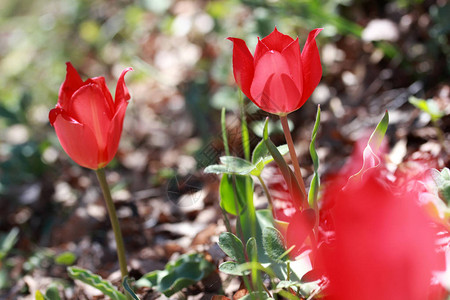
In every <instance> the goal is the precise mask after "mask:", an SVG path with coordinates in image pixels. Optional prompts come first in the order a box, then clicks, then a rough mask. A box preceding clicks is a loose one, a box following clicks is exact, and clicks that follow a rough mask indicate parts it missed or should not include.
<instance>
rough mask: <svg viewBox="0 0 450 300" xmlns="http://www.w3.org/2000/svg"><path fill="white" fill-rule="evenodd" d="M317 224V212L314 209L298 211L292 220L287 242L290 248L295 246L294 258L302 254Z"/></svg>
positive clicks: (288, 229)
mask: <svg viewBox="0 0 450 300" xmlns="http://www.w3.org/2000/svg"><path fill="white" fill-rule="evenodd" d="M314 223H315V212H314V210H313V209H312V208H308V209H305V210H303V211H301V212H300V211H298V212H297V213H296V214H295V215H294V216H293V217H292V219H291V220H290V222H289V225H288V228H287V232H286V241H287V245H288V248H290V247H292V246H295V248H294V250H293V251H292V254H291V255H293V256H294V257H295V256H297V255H299V254H300V252H299V251H300V249H301V247H302V245H303V243H304V242H305V240H306V237H307V236H308V235H309V234H310V233H311V230H312V229H313V227H314Z"/></svg>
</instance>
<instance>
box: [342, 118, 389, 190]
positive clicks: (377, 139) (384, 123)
mask: <svg viewBox="0 0 450 300" xmlns="http://www.w3.org/2000/svg"><path fill="white" fill-rule="evenodd" d="M388 125H389V113H388V111H386V113H385V114H384V116H383V119H381V121H380V123H378V125H377V127H376V128H375V130H374V131H373V132H372V135H371V136H370V138H369V141H368V142H367V146H366V148H365V149H364V151H363V163H362V167H361V169H360V170H359V171H358V172H357V173H356V174H354V175H352V176H350V178H349V179H348V181H347V184H346V185H345V187H344V188H346V187H347V186H349V185H350V184H356V183H357V182H359V181H361V179H362V177H363V176H364V173H366V172H367V171H368V170H370V169H372V168H376V167H377V166H378V165H379V164H380V158H379V157H378V155H377V154H376V153H377V152H378V149H379V148H380V146H381V142H382V141H383V138H384V135H385V134H386V130H387V127H388Z"/></svg>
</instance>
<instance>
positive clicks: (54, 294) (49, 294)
mask: <svg viewBox="0 0 450 300" xmlns="http://www.w3.org/2000/svg"><path fill="white" fill-rule="evenodd" d="M35 299H36V300H61V297H60V296H59V290H58V287H57V286H56V285H54V284H51V285H50V286H49V287H48V288H47V290H46V291H45V295H43V294H42V293H41V291H39V290H37V291H36V294H35Z"/></svg>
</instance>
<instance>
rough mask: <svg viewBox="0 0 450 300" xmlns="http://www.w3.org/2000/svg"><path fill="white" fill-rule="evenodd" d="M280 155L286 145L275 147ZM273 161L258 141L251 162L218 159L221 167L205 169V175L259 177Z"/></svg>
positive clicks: (263, 145)
mask: <svg viewBox="0 0 450 300" xmlns="http://www.w3.org/2000/svg"><path fill="white" fill-rule="evenodd" d="M277 149H278V152H280V154H281V155H284V154H286V153H287V152H288V151H289V149H288V146H287V145H281V146H279V147H277ZM272 161H273V157H272V155H271V154H270V153H269V151H268V150H267V147H266V145H265V143H264V141H260V142H259V143H258V145H257V146H256V147H255V149H254V150H253V154H252V162H249V161H247V160H245V159H242V158H240V157H235V156H222V157H220V162H221V163H222V164H221V165H210V166H208V167H206V168H205V170H204V172H205V173H215V174H236V175H254V176H260V175H261V172H262V170H263V169H264V166H266V165H267V164H269V163H271V162H272Z"/></svg>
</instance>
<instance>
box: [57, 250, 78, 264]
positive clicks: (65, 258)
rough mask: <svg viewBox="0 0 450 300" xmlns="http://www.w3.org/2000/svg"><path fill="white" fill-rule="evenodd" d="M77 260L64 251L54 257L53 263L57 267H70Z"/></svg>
mask: <svg viewBox="0 0 450 300" xmlns="http://www.w3.org/2000/svg"><path fill="white" fill-rule="evenodd" d="M76 260H77V256H76V255H75V253H73V252H70V251H66V252H63V253H61V254H59V255H58V256H56V257H55V263H57V264H58V265H65V266H70V265H73V264H74V262H75V261H76Z"/></svg>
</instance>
